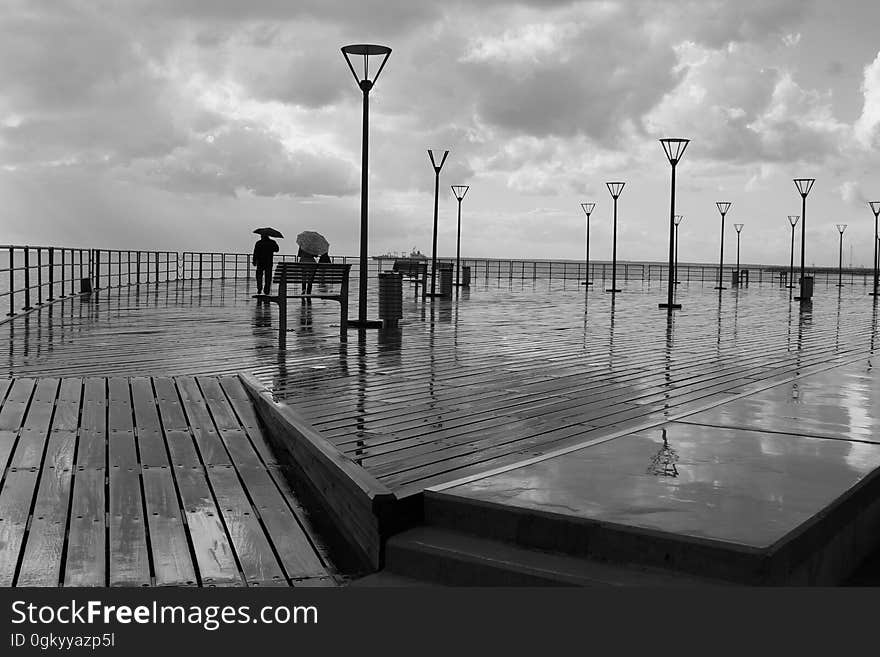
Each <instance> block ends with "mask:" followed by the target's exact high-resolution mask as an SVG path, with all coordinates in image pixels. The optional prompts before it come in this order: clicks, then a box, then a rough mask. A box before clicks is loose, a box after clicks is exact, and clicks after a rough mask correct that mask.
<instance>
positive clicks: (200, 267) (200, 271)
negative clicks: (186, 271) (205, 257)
mask: <svg viewBox="0 0 880 657" xmlns="http://www.w3.org/2000/svg"><path fill="white" fill-rule="evenodd" d="M199 280H202V254H201V252H199Z"/></svg>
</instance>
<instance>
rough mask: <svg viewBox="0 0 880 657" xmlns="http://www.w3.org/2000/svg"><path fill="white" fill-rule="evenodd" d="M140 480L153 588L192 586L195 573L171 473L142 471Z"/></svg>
mask: <svg viewBox="0 0 880 657" xmlns="http://www.w3.org/2000/svg"><path fill="white" fill-rule="evenodd" d="M143 478H144V501H145V502H146V506H147V521H148V523H149V528H150V547H151V549H152V554H153V572H154V573H155V578H156V585H157V586H192V585H195V584H196V573H195V570H194V568H193V563H192V558H191V557H190V551H189V542H188V541H187V537H186V531H185V530H184V526H183V520H182V515H181V509H180V505H179V504H178V501H177V491H176V489H175V487H174V478H173V476H172V474H171V471H170V470H169V469H168V468H167V467H165V468H145V469H144V472H143Z"/></svg>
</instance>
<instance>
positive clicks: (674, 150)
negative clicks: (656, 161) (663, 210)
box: [658, 138, 690, 315]
mask: <svg viewBox="0 0 880 657" xmlns="http://www.w3.org/2000/svg"><path fill="white" fill-rule="evenodd" d="M689 143H690V139H678V138H667V139H661V140H660V144H661V145H662V146H663V152H664V153H666V159H668V160H669V164H671V165H672V183H671V186H670V194H669V285H668V288H667V290H666V303H661V304H658V305H659V307H660V308H666V312H667V314H669V315H671V314H672V311H673V310H675V309H676V308H681V304H679V303H675V279H676V276H677V273H676V271H675V268H676V261H675V246H676V242H675V167H676V166H677V165H678V163H679V161H680V160H681V158H682V156H683V155H684V151H685V149H686V148H687V146H688V144H689Z"/></svg>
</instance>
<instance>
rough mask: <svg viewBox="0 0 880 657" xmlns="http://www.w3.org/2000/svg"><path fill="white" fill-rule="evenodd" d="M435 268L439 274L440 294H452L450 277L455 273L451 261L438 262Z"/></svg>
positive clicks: (448, 295)
mask: <svg viewBox="0 0 880 657" xmlns="http://www.w3.org/2000/svg"><path fill="white" fill-rule="evenodd" d="M437 269H438V270H439V272H438V274H439V276H440V296H441V297H451V296H452V278H453V276H454V275H455V267H454V266H453V264H452V263H451V262H438V263H437Z"/></svg>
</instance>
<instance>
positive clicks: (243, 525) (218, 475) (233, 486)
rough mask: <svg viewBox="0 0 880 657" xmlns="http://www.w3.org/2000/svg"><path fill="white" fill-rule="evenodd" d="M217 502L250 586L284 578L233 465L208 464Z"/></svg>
mask: <svg viewBox="0 0 880 657" xmlns="http://www.w3.org/2000/svg"><path fill="white" fill-rule="evenodd" d="M208 478H209V480H210V482H211V488H212V489H213V490H214V495H215V496H216V499H217V505H218V507H219V509H220V513H221V514H222V515H223V520H224V522H225V524H226V528H227V531H228V532H229V536H230V538H231V540H232V545H233V547H234V548H235V553H236V555H237V556H238V562H239V564H240V566H241V570H242V572H243V574H244V578H245V581H246V582H247V584H248V585H249V586H251V585H257V586H263V585H267V584H272V583H281V582H284V581H285V578H284V571H283V570H282V569H281V567H280V565H279V564H278V561H277V560H276V558H275V555H274V554H273V552H272V547H271V545H270V544H269V540H268V539H267V537H266V534H265V532H263V528H262V527H261V526H260V523H259V522H258V521H257V514H256V513H255V512H254V509H253V507H252V506H251V503H250V502H249V501H248V499H247V495H246V494H245V492H244V489H243V488H242V487H241V483H240V482H239V480H238V475H237V474H236V472H235V469H234V468H233V467H232V466H214V467H212V468H208Z"/></svg>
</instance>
